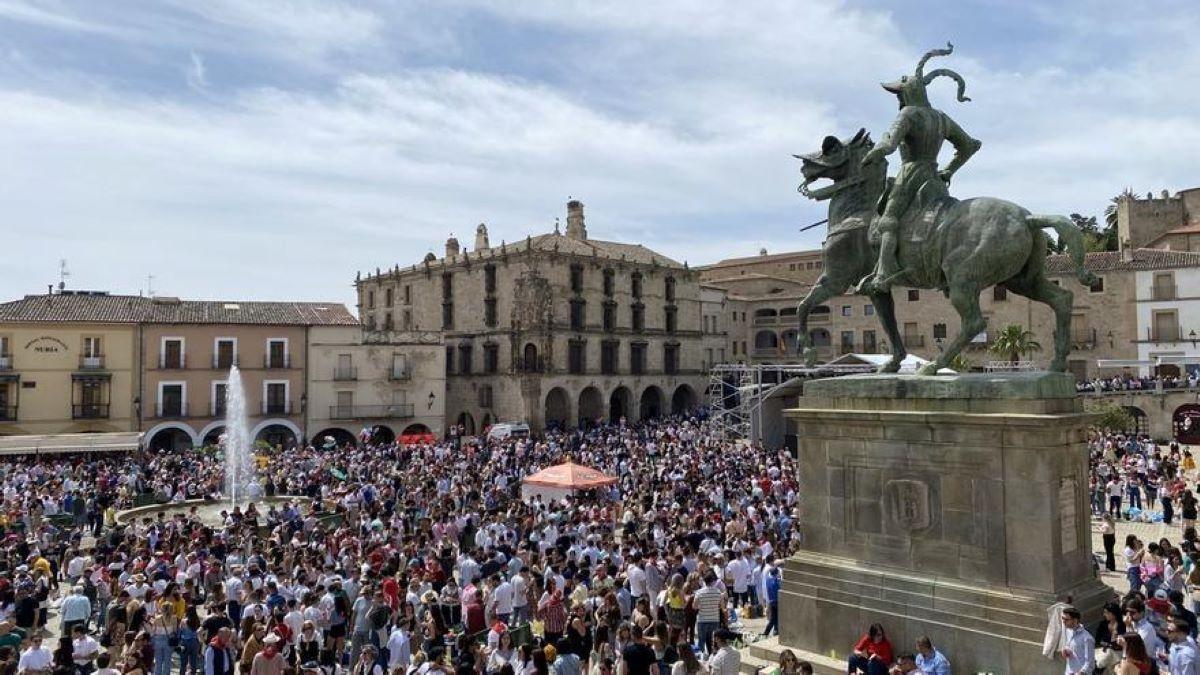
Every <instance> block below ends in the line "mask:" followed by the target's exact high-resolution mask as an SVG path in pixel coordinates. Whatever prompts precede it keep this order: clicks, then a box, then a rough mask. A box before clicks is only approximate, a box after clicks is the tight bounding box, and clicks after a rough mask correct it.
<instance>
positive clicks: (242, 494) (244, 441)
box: [223, 365, 255, 508]
mask: <svg viewBox="0 0 1200 675" xmlns="http://www.w3.org/2000/svg"><path fill="white" fill-rule="evenodd" d="M252 443H253V440H252V439H251V438H250V425H249V423H248V422H247V421H246V391H245V389H244V388H243V387H242V372H241V371H240V370H238V367H237V365H234V366H233V367H232V368H230V369H229V380H228V381H227V382H226V384H225V434H224V446H223V450H224V452H225V494H226V496H227V497H229V507H230V508H233V507H234V505H236V504H237V503H238V500H241V501H243V502H245V501H249V500H250V499H251V498H252V497H253V496H254V495H253V494H251V488H252V484H254V483H255V481H254V456H253V453H252V452H251V444H252Z"/></svg>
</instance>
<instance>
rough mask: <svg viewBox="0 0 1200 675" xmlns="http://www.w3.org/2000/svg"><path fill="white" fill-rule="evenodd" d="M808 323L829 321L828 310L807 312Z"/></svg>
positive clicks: (825, 322) (822, 323) (821, 323)
mask: <svg viewBox="0 0 1200 675" xmlns="http://www.w3.org/2000/svg"><path fill="white" fill-rule="evenodd" d="M808 323H809V324H814V323H815V324H820V325H824V324H827V323H829V312H821V313H819V314H818V313H816V312H813V313H812V314H809V315H808Z"/></svg>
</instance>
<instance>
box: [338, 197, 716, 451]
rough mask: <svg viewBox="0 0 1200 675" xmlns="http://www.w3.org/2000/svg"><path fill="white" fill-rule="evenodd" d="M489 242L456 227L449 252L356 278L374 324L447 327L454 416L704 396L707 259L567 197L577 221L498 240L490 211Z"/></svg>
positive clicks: (623, 410)
mask: <svg viewBox="0 0 1200 675" xmlns="http://www.w3.org/2000/svg"><path fill="white" fill-rule="evenodd" d="M475 245H476V249H475V250H466V249H463V248H462V247H461V245H460V244H459V242H458V240H457V239H455V238H454V237H451V238H450V239H449V240H448V241H447V242H446V251H445V255H444V256H443V257H441V258H438V257H437V256H435V255H434V254H432V253H430V254H428V255H426V256H425V258H424V260H423V261H422V262H420V263H418V264H416V265H411V266H408V267H404V268H401V267H398V266H397V267H394V268H392V269H391V270H376V271H375V272H374V273H373V274H370V275H366V276H360V277H359V278H358V279H357V280H356V287H357V290H358V302H359V305H358V306H359V316H360V317H361V320H362V322H363V324H364V326H365V327H366V328H367V329H395V330H417V331H431V330H435V331H441V332H442V334H443V337H444V341H445V355H446V359H445V363H446V420H447V422H448V423H450V424H454V423H459V424H462V425H463V426H464V427H465V428H466V431H467V433H478V432H480V431H482V430H483V428H484V427H486V426H487V425H489V424H491V423H493V422H498V421H511V420H520V421H526V422H528V423H529V424H530V425H531V426H532V427H534V428H541V427H543V426H545V425H546V424H548V423H552V424H560V425H568V426H574V425H576V424H577V423H578V422H579V420H580V419H591V420H595V419H600V418H603V419H612V418H617V417H621V416H624V417H626V418H627V419H629V420H630V421H634V420H637V419H640V418H642V417H646V416H656V415H660V414H664V413H668V412H671V411H675V410H683V409H687V408H691V407H692V406H694V405H696V404H698V403H699V402H700V398H701V395H702V392H703V387H704V383H705V374H704V372H703V365H704V361H705V354H706V352H705V351H704V333H703V323H702V315H704V313H705V312H704V311H703V310H702V304H703V303H702V300H701V291H700V283H699V275H698V273H697V272H696V271H695V270H692V269H689V268H688V267H687V265H686V264H681V263H678V262H676V261H674V260H671V259H670V258H668V257H666V256H664V255H661V254H659V253H656V252H654V251H651V250H649V249H647V248H645V247H643V246H640V245H636V244H623V243H617V242H610V241H602V240H596V239H590V238H589V237H588V233H587V228H586V225H585V222H584V214H583V204H582V203H580V202H578V201H571V202H569V203H568V205H567V227H566V233H565V234H563V233H561V232H559V231H558V229H557V228H556V229H555V231H554V232H551V233H548V234H542V235H537V236H529V237H526V239H524V240H523V241H518V242H516V243H513V244H509V243H506V242H501V243H500V244H499V245H497V246H493V245H491V244H490V243H489V239H488V232H487V228H486V226H485V225H482V224H481V225H479V227H478V228H476V233H475ZM718 305H719V302H718ZM714 311H715V310H714ZM714 326H715V324H714ZM710 342H711V340H710Z"/></svg>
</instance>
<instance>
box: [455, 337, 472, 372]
mask: <svg viewBox="0 0 1200 675" xmlns="http://www.w3.org/2000/svg"><path fill="white" fill-rule="evenodd" d="M471 365H472V364H471V345H469V344H463V345H459V346H458V373H459V374H460V375H470V374H471Z"/></svg>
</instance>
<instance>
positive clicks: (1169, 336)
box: [1143, 326, 1195, 343]
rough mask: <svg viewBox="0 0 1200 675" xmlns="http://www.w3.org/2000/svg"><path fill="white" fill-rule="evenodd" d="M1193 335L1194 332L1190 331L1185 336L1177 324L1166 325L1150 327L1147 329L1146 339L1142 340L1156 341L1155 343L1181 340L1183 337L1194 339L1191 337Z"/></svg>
mask: <svg viewBox="0 0 1200 675" xmlns="http://www.w3.org/2000/svg"><path fill="white" fill-rule="evenodd" d="M1194 335H1195V332H1194V331H1193V333H1191V335H1189V336H1188V337H1185V336H1184V334H1183V329H1182V328H1180V327H1179V326H1167V327H1165V328H1158V329H1154V328H1151V329H1147V331H1146V339H1145V340H1143V342H1156V343H1163V342H1168V343H1170V342H1183V341H1184V340H1185V339H1188V340H1190V339H1194V338H1193V337H1191V336H1194Z"/></svg>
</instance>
